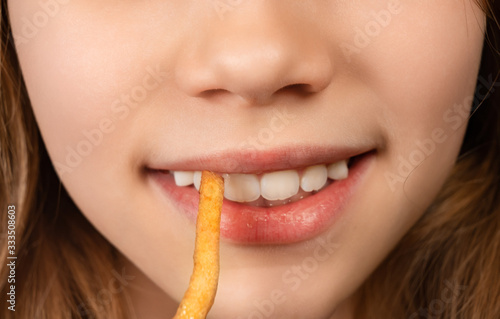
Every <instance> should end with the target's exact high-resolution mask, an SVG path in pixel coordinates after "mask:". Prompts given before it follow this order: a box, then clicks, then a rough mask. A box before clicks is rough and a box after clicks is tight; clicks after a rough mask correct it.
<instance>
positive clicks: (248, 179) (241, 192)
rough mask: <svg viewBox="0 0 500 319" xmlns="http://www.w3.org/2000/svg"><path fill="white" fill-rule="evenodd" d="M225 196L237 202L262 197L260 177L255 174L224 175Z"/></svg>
mask: <svg viewBox="0 0 500 319" xmlns="http://www.w3.org/2000/svg"><path fill="white" fill-rule="evenodd" d="M224 197H225V198H227V199H229V200H232V201H236V202H251V201H254V200H256V199H258V198H259V197H260V183H259V178H258V177H257V175H255V174H227V175H226V176H224Z"/></svg>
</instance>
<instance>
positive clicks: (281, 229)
mask: <svg viewBox="0 0 500 319" xmlns="http://www.w3.org/2000/svg"><path fill="white" fill-rule="evenodd" d="M373 158H374V154H373V153H368V154H365V155H363V156H361V157H360V158H359V159H358V160H357V161H356V162H355V163H353V165H352V166H351V167H350V168H349V177H348V178H346V179H344V180H341V181H335V182H333V183H332V184H330V185H329V186H327V187H326V188H324V189H323V190H321V191H320V192H318V193H316V194H314V195H312V196H309V197H307V198H305V199H302V200H299V201H297V202H294V203H290V204H286V205H282V206H276V207H254V206H248V205H244V204H240V203H236V202H232V201H229V200H226V199H224V203H223V205H222V216H221V236H222V238H224V239H225V240H228V241H231V242H234V243H239V244H290V243H295V242H300V241H304V240H308V239H311V238H313V237H315V236H317V235H318V234H320V233H322V232H324V231H325V230H327V229H328V228H330V227H331V226H332V225H333V224H334V223H335V221H336V220H338V219H339V217H340V216H341V214H342V212H343V211H344V210H345V209H344V208H345V207H346V204H347V203H348V202H349V200H350V198H351V197H352V194H353V193H354V192H355V190H356V188H357V186H358V185H359V184H360V183H361V181H362V179H363V176H365V175H366V172H367V170H368V168H369V166H370V163H371V162H372V160H373ZM149 174H150V176H151V177H152V178H153V180H154V181H155V182H156V183H158V184H159V185H160V186H161V187H162V189H163V190H164V191H165V193H166V195H167V197H168V198H169V199H170V200H172V201H173V202H174V203H175V204H176V206H177V207H178V208H179V211H180V212H181V213H182V214H184V215H186V216H187V217H188V218H189V219H190V220H191V221H192V222H193V224H194V223H196V216H197V213H198V202H199V193H198V191H197V190H196V189H195V188H194V187H192V186H191V187H178V186H177V185H175V182H174V179H173V176H172V175H171V174H165V173H162V172H160V171H150V172H149Z"/></svg>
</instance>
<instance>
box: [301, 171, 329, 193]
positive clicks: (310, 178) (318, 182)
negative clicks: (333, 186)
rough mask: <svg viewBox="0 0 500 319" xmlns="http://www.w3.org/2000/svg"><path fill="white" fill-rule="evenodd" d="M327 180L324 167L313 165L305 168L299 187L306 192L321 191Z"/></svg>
mask: <svg viewBox="0 0 500 319" xmlns="http://www.w3.org/2000/svg"><path fill="white" fill-rule="evenodd" d="M327 179H328V173H327V170H326V166H325V165H314V166H309V167H307V168H306V169H305V170H304V172H303V173H302V177H301V179H300V187H301V188H302V189H303V190H304V191H306V192H312V191H317V190H319V189H321V188H322V187H323V186H324V185H325V183H326V180H327Z"/></svg>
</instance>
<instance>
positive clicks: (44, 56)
mask: <svg viewBox="0 0 500 319" xmlns="http://www.w3.org/2000/svg"><path fill="white" fill-rule="evenodd" d="M46 2H47V1H41V2H40V3H46ZM48 2H50V1H48ZM63 2H64V3H63ZM40 3H39V2H38V1H27V0H16V1H8V5H9V15H10V18H11V23H12V27H13V34H14V36H15V38H16V48H17V52H18V55H19V60H20V64H21V67H22V72H23V75H24V79H25V82H26V86H27V89H28V93H29V96H30V99H31V102H32V107H33V110H34V112H35V115H36V119H37V122H38V125H39V128H40V131H41V133H42V136H43V139H44V141H45V144H46V146H47V149H48V151H49V154H50V157H51V159H52V161H53V163H54V165H55V166H56V168H57V170H58V173H59V175H60V178H61V180H62V182H63V184H64V186H65V187H66V188H67V190H68V192H69V193H70V195H71V197H72V198H73V200H74V201H75V203H76V204H77V205H78V207H79V208H80V210H81V211H82V213H83V214H84V215H85V216H86V217H87V218H88V219H89V220H90V221H91V222H92V224H93V225H95V227H96V228H97V229H98V230H99V231H100V232H101V233H102V234H104V236H105V237H106V238H107V239H108V240H109V241H110V242H111V243H112V244H113V245H115V246H116V247H117V248H118V249H119V250H120V251H121V252H122V253H123V255H124V256H125V257H126V258H127V259H128V260H129V262H127V263H128V268H127V269H128V271H129V272H130V273H135V274H136V277H135V279H134V280H133V284H131V285H130V287H129V288H130V290H131V293H132V294H133V298H132V300H133V303H134V305H135V314H136V315H137V317H138V318H145V317H148V318H165V317H167V316H170V317H172V316H173V315H174V313H175V309H176V307H177V303H178V302H179V301H180V299H181V298H182V295H183V293H184V291H185V289H186V287H187V284H188V282H189V276H190V271H191V269H192V266H191V265H192V252H193V248H194V247H193V245H194V234H195V227H194V224H193V223H192V222H190V221H188V220H187V219H186V217H185V216H184V215H183V214H182V213H180V212H179V211H178V209H177V208H176V206H175V205H174V203H173V202H171V201H170V200H169V199H168V198H167V197H166V196H164V194H162V193H161V192H160V191H158V188H157V187H155V185H154V183H152V182H151V181H150V180H149V179H148V177H147V176H145V174H144V167H145V166H146V165H147V164H148V163H151V162H162V163H166V164H168V163H171V162H174V161H183V160H185V159H188V158H196V157H200V156H205V155H210V154H213V153H214V152H216V151H225V150H231V151H234V152H237V151H238V150H239V149H241V148H242V147H251V145H250V144H249V142H248V141H251V140H250V139H251V138H254V140H255V139H256V138H257V137H258V134H259V132H260V130H262V129H263V128H266V127H268V126H269V119H270V117H271V116H272V115H273V114H276V112H281V113H280V114H286V115H287V116H288V117H287V119H288V120H289V121H288V124H286V125H282V126H280V130H279V132H275V134H274V136H273V138H269V139H266V140H265V141H262V140H258V139H257V141H259V143H260V144H259V147H260V148H261V149H262V150H272V149H276V148H281V147H291V146H296V145H312V146H314V147H325V146H332V147H337V146H346V145H347V146H356V147H357V146H360V147H361V146H363V147H364V146H369V147H370V148H373V149H375V150H376V157H375V160H374V162H373V163H372V164H371V166H370V168H369V169H368V171H367V173H366V176H365V177H364V179H363V182H362V183H361V184H360V185H359V187H358V189H357V191H356V193H355V194H354V196H353V198H352V199H351V200H350V201H349V203H348V204H347V205H346V207H345V208H344V211H343V218H342V219H341V221H340V222H338V223H335V224H334V225H332V226H331V227H330V228H329V229H328V230H327V231H326V232H324V233H322V234H320V235H319V236H317V237H316V238H313V239H311V240H308V241H304V242H299V243H295V244H291V245H281V246H266V245H264V246H244V245H237V244H231V243H228V242H227V241H224V239H222V240H221V257H220V258H221V273H220V282H219V288H218V293H217V297H216V300H215V303H214V306H213V308H212V310H211V312H210V315H209V318H241V319H246V318H260V317H263V318H266V317H273V318H301V319H307V318H310V319H313V318H314V319H318V318H333V319H346V318H351V314H352V309H351V308H350V304H351V302H350V301H351V300H352V296H353V295H354V294H355V292H356V290H357V289H358V288H359V286H360V285H361V284H362V283H363V281H364V280H366V278H367V277H368V276H369V275H370V273H371V272H372V271H373V270H374V269H375V268H376V266H377V265H378V264H380V262H381V261H382V260H383V259H384V258H385V257H386V255H387V254H388V253H389V251H390V250H391V249H392V248H393V247H394V246H395V245H396V244H397V242H398V241H399V240H400V239H401V237H402V236H403V235H404V234H405V233H406V232H407V231H408V229H409V228H410V227H411V226H412V225H413V224H414V223H415V222H416V221H417V220H418V218H419V217H420V216H421V215H422V214H423V212H424V211H425V208H426V207H427V206H428V205H429V204H430V203H431V201H432V199H433V198H434V196H435V195H436V194H437V192H438V190H439V189H440V187H441V186H442V184H443V182H444V180H445V178H446V176H447V174H448V173H449V171H450V169H451V168H452V167H453V164H454V162H455V160H456V157H457V154H458V152H459V149H460V145H461V143H462V139H463V135H464V132H465V128H466V121H467V117H468V114H469V110H470V101H471V100H472V97H473V94H474V88H475V84H476V78H477V72H478V68H479V63H480V57H481V50H482V44H483V37H484V29H485V16H484V14H483V13H482V11H481V10H480V9H479V7H478V6H477V5H476V3H475V2H474V1H469V0H459V1H457V0H441V1H429V0H423V1H406V0H400V1H385V0H384V1H371V0H356V1H352V0H339V1H335V0H332V1H313V0H310V1H302V0H300V1H299V0H295V1H277V0H276V1H243V0H241V1H229V0H227V1H223V0H220V1H184V0H169V1H165V0H148V1H121V0H120V1H118V0H104V1H93V0H71V1H67V0H65V1H62V0H60V1H59V2H58V1H55V0H54V1H52V3H56V4H57V6H55V5H53V6H52V7H50V8H52V9H50V8H49V9H44V8H42V6H41V5H40ZM47 10H48V11H47ZM50 10H52V11H50ZM44 12H49V13H50V12H51V14H45V16H46V17H47V19H45V20H44V17H43V13H44ZM35 19H38V20H35ZM33 21H35V22H36V23H37V25H38V26H37V25H35V24H34V22H33ZM30 24H31V26H30ZM273 112H274V113H273ZM96 130H97V131H96ZM99 132H100V133H99ZM85 141H86V142H85ZM422 154H424V156H422ZM146 297H147V298H146Z"/></svg>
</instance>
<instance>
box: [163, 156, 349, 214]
mask: <svg viewBox="0 0 500 319" xmlns="http://www.w3.org/2000/svg"><path fill="white" fill-rule="evenodd" d="M170 173H171V174H173V176H174V181H175V184H176V185H177V186H181V187H190V186H191V185H193V186H194V187H195V188H196V190H199V188H200V181H201V171H194V172H193V171H172V172H170ZM348 175H349V167H348V160H341V161H338V162H335V163H331V164H328V165H326V164H320V165H313V166H309V167H306V168H304V169H300V170H281V171H273V172H267V173H264V174H228V173H223V174H222V177H223V178H224V198H225V199H227V200H230V201H234V202H238V203H246V205H250V206H260V207H273V206H279V205H285V204H289V203H293V202H296V201H299V200H301V199H304V198H306V197H309V196H311V195H313V194H315V193H316V192H318V191H320V190H321V189H323V188H325V187H327V186H328V185H330V184H331V183H332V182H334V181H338V180H343V179H346V178H347V176H348Z"/></svg>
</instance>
